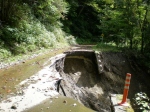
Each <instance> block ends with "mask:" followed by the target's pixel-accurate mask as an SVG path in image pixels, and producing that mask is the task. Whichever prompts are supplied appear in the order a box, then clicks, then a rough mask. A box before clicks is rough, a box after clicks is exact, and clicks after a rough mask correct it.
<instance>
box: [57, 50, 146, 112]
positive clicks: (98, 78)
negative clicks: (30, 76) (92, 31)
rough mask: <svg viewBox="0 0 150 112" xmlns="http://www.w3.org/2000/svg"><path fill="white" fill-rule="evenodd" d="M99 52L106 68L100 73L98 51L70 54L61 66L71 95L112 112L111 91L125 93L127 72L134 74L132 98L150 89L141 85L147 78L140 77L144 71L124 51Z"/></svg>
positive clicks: (131, 86) (65, 83) (64, 85)
mask: <svg viewBox="0 0 150 112" xmlns="http://www.w3.org/2000/svg"><path fill="white" fill-rule="evenodd" d="M99 55H100V61H101V66H102V68H103V69H102V71H101V72H100V73H99V72H98V67H97V65H98V64H97V63H98V62H97V59H96V56H95V53H94V52H87V51H86V52H83V51H74V52H68V53H67V56H66V58H65V61H64V66H62V68H61V69H60V68H59V72H60V74H61V77H62V78H63V79H64V80H63V81H62V83H61V85H62V86H63V88H64V90H65V92H66V95H67V96H69V97H71V98H74V99H77V100H78V101H79V102H81V103H82V104H84V105H85V106H87V107H89V108H91V109H93V110H96V111H99V112H106V111H107V112H111V111H112V110H111V102H110V98H109V96H110V94H111V93H112V94H122V93H123V87H124V80H125V76H126V73H131V74H132V80H131V85H130V92H129V98H130V99H132V98H133V96H134V94H135V93H137V92H140V91H148V88H145V87H142V86H141V84H143V83H144V81H143V80H138V78H139V77H140V73H141V72H139V71H138V70H139V68H138V66H137V65H135V64H132V62H131V60H129V59H128V58H127V57H126V56H125V55H124V54H123V53H99ZM58 63H59V62H58ZM60 93H62V92H60ZM62 94H63V93H62Z"/></svg>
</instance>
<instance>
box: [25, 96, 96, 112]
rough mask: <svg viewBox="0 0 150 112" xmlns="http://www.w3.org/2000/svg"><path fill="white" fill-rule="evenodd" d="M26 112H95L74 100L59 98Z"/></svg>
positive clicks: (44, 102)
mask: <svg viewBox="0 0 150 112" xmlns="http://www.w3.org/2000/svg"><path fill="white" fill-rule="evenodd" d="M24 112H95V111H93V110H91V109H89V108H87V107H85V106H83V105H82V104H80V103H79V102H77V101H76V100H74V99H71V98H67V97H63V96H58V97H54V98H51V99H47V100H45V101H43V102H42V103H40V104H39V105H37V106H35V107H32V108H31V109H28V110H26V111H24Z"/></svg>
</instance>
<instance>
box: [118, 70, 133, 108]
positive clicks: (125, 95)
mask: <svg viewBox="0 0 150 112" xmlns="http://www.w3.org/2000/svg"><path fill="white" fill-rule="evenodd" d="M130 80H131V74H130V73H127V74H126V80H125V86H124V92H123V98H122V102H121V103H119V105H122V106H129V104H128V103H127V97H128V91H129V86H130Z"/></svg>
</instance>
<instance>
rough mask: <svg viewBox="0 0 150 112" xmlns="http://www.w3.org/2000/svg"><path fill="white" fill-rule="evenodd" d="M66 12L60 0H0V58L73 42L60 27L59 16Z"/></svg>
mask: <svg viewBox="0 0 150 112" xmlns="http://www.w3.org/2000/svg"><path fill="white" fill-rule="evenodd" d="M8 6H10V7H8ZM7 8H8V10H4V9H7ZM11 9H12V10H11ZM67 12H68V4H67V2H65V1H63V0H57V1H54V0H44V1H43V0H38V1H34V0H22V1H18V0H13V1H10V0H2V1H0V15H1V16H0V39H1V40H0V43H3V45H1V47H0V48H1V55H0V56H1V59H2V58H6V57H8V56H10V55H12V54H13V55H19V54H26V53H29V52H35V51H36V50H39V49H44V48H51V47H59V46H60V45H61V47H63V46H66V45H68V44H67V42H69V43H74V39H73V37H71V36H69V35H67V34H66V33H65V32H63V31H62V29H61V27H62V23H61V22H60V19H63V18H64V16H65V14H67ZM7 14H8V15H7ZM5 48H7V49H5ZM3 53H4V54H3Z"/></svg>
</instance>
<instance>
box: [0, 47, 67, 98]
mask: <svg viewBox="0 0 150 112" xmlns="http://www.w3.org/2000/svg"><path fill="white" fill-rule="evenodd" d="M64 50H66V49H64ZM64 50H55V51H51V52H49V53H47V54H44V55H40V56H38V57H36V58H34V59H30V60H27V61H25V62H22V63H20V64H16V65H14V66H12V67H9V68H5V69H0V100H3V99H5V98H6V96H7V95H9V94H12V93H13V94H14V93H15V92H16V91H17V90H16V89H17V88H16V86H17V85H18V84H19V83H20V82H22V81H23V80H25V79H27V78H29V77H30V76H32V75H34V74H35V73H37V72H38V71H39V70H41V69H42V68H43V67H44V66H46V65H49V64H50V60H49V59H50V57H52V56H55V55H57V54H59V53H62V52H63V51H64Z"/></svg>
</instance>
